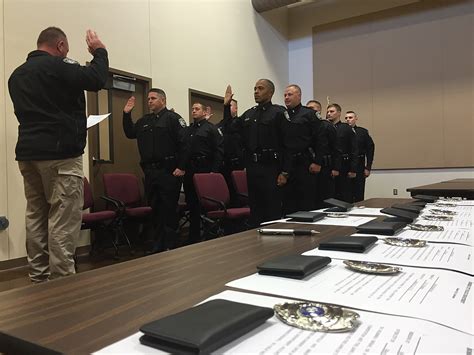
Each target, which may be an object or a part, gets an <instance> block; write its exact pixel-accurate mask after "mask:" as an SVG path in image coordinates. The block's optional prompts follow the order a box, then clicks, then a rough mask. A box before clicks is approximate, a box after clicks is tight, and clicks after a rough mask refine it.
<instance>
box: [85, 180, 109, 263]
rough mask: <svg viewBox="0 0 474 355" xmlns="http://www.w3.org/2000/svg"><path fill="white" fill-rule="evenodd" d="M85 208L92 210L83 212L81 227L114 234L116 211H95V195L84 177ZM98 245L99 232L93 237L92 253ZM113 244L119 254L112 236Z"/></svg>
mask: <svg viewBox="0 0 474 355" xmlns="http://www.w3.org/2000/svg"><path fill="white" fill-rule="evenodd" d="M82 209H83V210H87V209H90V212H84V213H83V214H82V224H81V229H90V230H92V231H98V230H103V231H104V232H110V231H112V232H113V233H114V234H115V233H116V232H117V230H116V218H117V212H116V211H110V210H106V211H93V209H94V197H93V195H92V189H91V186H90V184H89V181H88V180H87V178H86V177H84V205H83V207H82ZM96 245H97V234H96V235H94V238H92V239H91V251H90V253H91V254H92V253H93V252H94V250H95V249H96ZM112 245H113V246H114V248H115V254H116V255H117V252H118V249H117V245H116V244H115V240H114V238H112Z"/></svg>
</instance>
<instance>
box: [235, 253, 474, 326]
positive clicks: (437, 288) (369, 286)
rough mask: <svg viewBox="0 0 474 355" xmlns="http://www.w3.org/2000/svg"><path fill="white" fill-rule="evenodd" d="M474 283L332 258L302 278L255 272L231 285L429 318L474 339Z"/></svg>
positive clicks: (451, 276)
mask: <svg viewBox="0 0 474 355" xmlns="http://www.w3.org/2000/svg"><path fill="white" fill-rule="evenodd" d="M473 280H474V279H473V277H472V276H468V275H464V274H461V273H455V272H452V271H446V270H435V269H422V268H413V267H403V271H402V272H400V273H398V274H395V275H374V274H363V273H359V272H355V271H352V270H350V269H348V268H347V267H345V265H344V264H343V263H342V260H336V259H333V260H332V262H331V264H329V265H328V266H326V267H325V268H324V269H322V270H320V271H317V272H316V273H314V274H312V275H310V276H308V277H307V278H305V279H303V280H293V279H288V278H283V277H275V276H264V275H259V274H254V275H250V276H247V277H244V278H242V279H238V280H235V281H232V282H229V283H228V284H227V286H229V287H235V288H240V289H245V290H251V291H255V292H263V293H267V294H273V295H278V296H284V297H292V298H298V299H306V300H309V301H317V302H326V303H334V304H337V305H341V306H345V307H350V308H357V309H362V310H366V311H373V312H380V313H387V314H394V315H399V316H408V317H414V318H419V319H425V320H430V321H432V322H435V323H439V324H443V325H446V326H448V327H451V328H454V329H457V330H460V331H463V332H466V333H469V334H471V335H472V334H474V330H473V321H474V319H473V312H472V307H473V296H472V282H473Z"/></svg>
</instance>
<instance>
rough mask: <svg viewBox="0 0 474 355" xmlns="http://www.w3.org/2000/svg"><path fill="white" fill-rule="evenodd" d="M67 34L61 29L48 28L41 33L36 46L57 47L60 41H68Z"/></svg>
mask: <svg viewBox="0 0 474 355" xmlns="http://www.w3.org/2000/svg"><path fill="white" fill-rule="evenodd" d="M66 38H67V37H66V34H65V33H64V32H63V30H61V29H60V28H59V27H53V26H51V27H48V28H46V29H44V30H43V31H41V33H40V34H39V36H38V40H37V41H36V45H37V46H38V47H39V46H41V45H43V44H47V45H49V46H55V45H56V43H57V42H58V41H59V40H62V39H66Z"/></svg>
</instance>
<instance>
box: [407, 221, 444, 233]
mask: <svg viewBox="0 0 474 355" xmlns="http://www.w3.org/2000/svg"><path fill="white" fill-rule="evenodd" d="M407 227H408V228H410V229H411V230H414V231H422V232H442V231H444V227H443V226H435V225H434V224H417V223H411V224H408V225H407Z"/></svg>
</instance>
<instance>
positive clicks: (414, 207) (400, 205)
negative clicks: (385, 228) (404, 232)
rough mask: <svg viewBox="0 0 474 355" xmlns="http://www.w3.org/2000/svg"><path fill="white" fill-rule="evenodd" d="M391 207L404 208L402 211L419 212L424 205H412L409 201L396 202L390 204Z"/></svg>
mask: <svg viewBox="0 0 474 355" xmlns="http://www.w3.org/2000/svg"><path fill="white" fill-rule="evenodd" d="M392 208H397V209H399V210H404V211H408V212H412V213H416V214H420V212H421V211H422V210H423V208H424V206H419V205H414V204H411V203H396V204H394V205H392Z"/></svg>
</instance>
